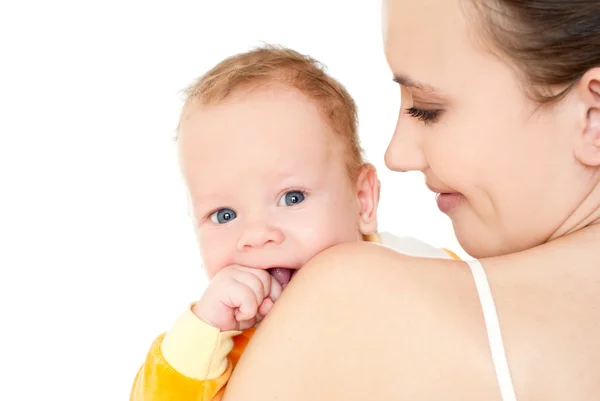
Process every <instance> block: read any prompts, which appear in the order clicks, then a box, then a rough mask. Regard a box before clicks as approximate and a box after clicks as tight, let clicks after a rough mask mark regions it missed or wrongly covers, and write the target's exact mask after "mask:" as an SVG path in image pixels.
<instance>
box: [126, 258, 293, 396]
mask: <svg viewBox="0 0 600 401" xmlns="http://www.w3.org/2000/svg"><path fill="white" fill-rule="evenodd" d="M272 281H273V284H272V283H271V276H270V275H269V274H268V273H267V272H265V271H262V270H256V269H248V268H245V267H240V266H230V267H227V268H225V269H223V270H222V271H221V272H220V273H219V274H217V276H215V277H214V279H213V280H212V281H211V283H210V284H209V286H208V288H207V290H206V291H205V293H204V295H203V296H202V299H201V300H200V301H199V302H198V303H197V304H196V305H194V306H193V307H192V308H191V309H188V310H186V312H185V313H184V314H183V315H182V316H181V317H180V318H179V320H178V321H177V322H176V324H175V325H174V326H173V328H172V329H171V330H170V331H169V332H168V333H167V334H166V335H162V336H159V337H158V338H157V339H156V340H155V341H154V343H153V344H152V346H151V348H150V351H149V352H148V355H147V357H146V361H145V363H144V365H143V366H142V367H141V369H140V370H139V371H138V373H137V375H136V378H135V381H134V385H133V388H132V391H131V395H130V400H131V401H163V400H164V401H166V400H181V401H187V400H190V401H191V400H194V401H196V400H201V401H203V400H206V401H208V400H219V399H220V398H221V395H222V392H223V389H224V387H225V384H226V383H227V381H228V380H229V377H230V376H231V372H232V370H233V367H234V364H235V363H236V362H237V358H238V357H239V355H240V354H241V352H242V351H243V348H245V344H246V342H247V337H248V336H249V334H251V332H252V330H253V326H254V324H255V323H256V321H257V320H260V319H262V317H263V316H264V315H266V313H268V310H269V309H270V307H271V306H272V304H273V301H274V300H276V299H277V298H278V297H279V295H280V293H281V287H280V286H279V285H278V284H279V283H277V282H276V281H275V280H272ZM244 329H248V330H246V331H245V332H242V331H239V330H244ZM242 333H244V334H245V335H244V336H238V335H239V334H242ZM235 336H238V337H235ZM234 337H235V338H234ZM232 351H233V352H232ZM228 355H229V356H230V358H228Z"/></svg>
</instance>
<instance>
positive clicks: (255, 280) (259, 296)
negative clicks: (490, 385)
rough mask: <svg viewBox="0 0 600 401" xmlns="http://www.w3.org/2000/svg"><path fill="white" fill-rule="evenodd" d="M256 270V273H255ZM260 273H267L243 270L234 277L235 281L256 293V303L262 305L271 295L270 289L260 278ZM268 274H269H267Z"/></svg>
mask: <svg viewBox="0 0 600 401" xmlns="http://www.w3.org/2000/svg"><path fill="white" fill-rule="evenodd" d="M253 270H254V271H253ZM260 273H266V272H264V271H262V270H257V269H248V268H242V269H240V270H239V271H238V273H237V274H236V275H235V276H234V279H235V280H236V281H237V282H238V283H240V284H243V285H245V286H247V287H248V288H250V289H251V290H252V292H254V294H255V296H256V301H257V302H258V303H259V304H260V303H261V302H262V300H263V299H265V297H267V296H268V294H269V287H268V286H266V285H265V283H264V282H263V280H262V279H261V277H260V275H261V274H260ZM267 274H268V273H267Z"/></svg>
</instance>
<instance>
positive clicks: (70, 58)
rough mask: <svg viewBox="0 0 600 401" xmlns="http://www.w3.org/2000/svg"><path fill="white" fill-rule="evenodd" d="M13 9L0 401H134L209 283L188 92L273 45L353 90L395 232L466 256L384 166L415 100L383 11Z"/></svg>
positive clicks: (383, 214) (1, 40) (4, 64)
mask: <svg viewBox="0 0 600 401" xmlns="http://www.w3.org/2000/svg"><path fill="white" fill-rule="evenodd" d="M7 3H9V2H3V3H2V5H1V6H0V52H1V53H0V60H1V61H0V268H1V276H0V301H1V302H0V305H1V306H0V307H1V308H2V313H1V315H0V316H1V320H0V325H1V327H2V328H1V329H0V330H1V331H0V337H1V344H0V346H1V347H2V352H1V353H0V355H1V356H0V358H1V359H0V366H2V368H1V369H2V373H1V377H2V378H1V380H0V382H1V383H2V384H1V385H0V399H2V400H41V399H61V400H82V399H85V400H88V401H89V400H126V399H128V395H129V389H130V386H131V383H132V381H133V378H134V375H135V373H136V370H137V369H138V367H139V365H140V364H141V363H142V362H143V359H144V356H145V353H146V351H147V350H148V348H149V346H150V343H151V341H152V340H153V339H154V337H156V336H157V335H158V334H160V333H161V332H163V331H165V330H166V329H168V328H169V326H170V325H171V324H172V322H173V321H174V319H175V318H176V317H177V316H178V315H179V314H180V313H181V311H182V310H183V308H184V307H185V306H186V305H187V304H188V302H190V301H191V300H193V299H195V298H197V297H198V295H199V294H200V293H201V291H202V289H203V287H204V285H205V283H206V281H205V279H204V273H203V272H202V270H201V267H200V260H199V254H198V251H197V250H196V246H195V239H194V236H193V231H192V226H191V223H190V222H189V220H188V217H187V209H186V201H185V196H184V190H183V187H182V183H181V180H180V177H179V171H178V166H177V160H176V154H175V147H174V142H173V141H172V136H173V134H174V128H175V126H176V124H177V117H178V113H179V107H180V106H181V98H180V95H179V91H180V90H181V89H183V88H184V87H185V86H186V85H187V84H188V83H190V82H191V81H192V80H193V79H194V78H196V77H197V76H199V75H201V74H202V73H203V72H204V71H206V70H207V69H209V68H210V67H211V66H212V65H214V64H215V63H217V62H218V61H220V60H221V59H222V58H224V57H226V56H229V55H231V54H233V53H236V52H241V51H245V50H248V49H250V48H251V47H254V46H257V45H260V44H261V43H262V41H265V42H269V43H276V44H282V45H286V46H289V47H292V48H294V49H296V50H298V51H301V52H304V53H308V54H310V55H312V56H314V57H316V58H317V59H319V60H320V61H322V62H323V63H324V64H325V65H327V66H328V67H329V72H330V73H331V74H332V75H333V76H334V77H336V78H337V79H339V80H340V81H341V82H342V83H344V84H345V85H346V86H347V88H348V90H349V91H350V93H351V94H352V95H353V96H354V97H355V99H356V101H357V103H358V106H359V112H360V133H361V138H362V141H363V146H364V147H365V148H366V150H367V157H368V159H369V160H370V161H372V162H373V163H374V164H375V165H376V167H377V168H378V169H379V173H380V178H381V180H382V184H383V189H382V201H381V207H380V221H381V226H380V228H381V230H384V231H392V232H394V233H396V234H398V235H411V236H414V237H417V238H420V239H422V240H425V241H428V242H430V243H432V244H434V245H437V246H445V247H449V248H451V249H453V250H456V251H459V253H460V248H459V246H458V244H457V243H456V241H455V240H454V236H453V234H452V230H451V226H450V223H449V220H448V219H447V218H446V217H445V216H443V215H442V214H441V213H439V212H438V211H437V209H436V207H435V201H434V197H433V194H431V193H429V192H428V191H427V189H426V188H425V187H424V185H423V178H422V176H421V175H420V174H417V173H414V174H413V173H410V174H394V173H390V172H389V171H387V169H386V168H385V165H384V164H383V154H384V151H385V147H386V145H387V141H388V139H389V138H390V136H391V133H392V131H393V129H394V125H395V121H396V116H397V113H398V108H399V100H400V99H399V90H398V88H397V86H396V85H395V84H393V83H392V80H391V73H390V72H389V70H388V67H387V65H386V64H385V58H384V55H383V49H382V44H381V24H380V21H381V16H380V4H379V2H373V1H360V2H358V1H352V2H350V1H347V0H336V1H334V0H327V1H324V0H304V1H301V2H300V1H290V0H285V1H282V0H272V1H267V0H262V1H257V0H254V1H247V0H238V1H231V0H230V1H215V0H212V1H204V0H203V1H199V0H198V1H172V0H171V1H168V2H167V1H162V2H151V1H131V0H127V1H125V0H119V1H115V0H111V1H101V2H90V1H78V2H75V1H72V2H66V1H36V2H32V1H18V2H17V1H13V2H10V5H8V4H7ZM460 254H461V255H464V254H463V253H460Z"/></svg>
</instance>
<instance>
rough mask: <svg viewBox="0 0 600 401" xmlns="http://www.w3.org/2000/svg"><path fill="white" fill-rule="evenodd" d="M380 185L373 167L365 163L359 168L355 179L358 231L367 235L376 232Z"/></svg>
mask: <svg viewBox="0 0 600 401" xmlns="http://www.w3.org/2000/svg"><path fill="white" fill-rule="evenodd" d="M380 191H381V184H380V182H379V179H378V178H377V170H376V169H375V166H373V165H372V164H369V163H365V164H363V165H362V166H361V167H360V170H359V172H358V177H357V178H356V197H357V199H358V206H359V229H360V232H361V234H363V235H369V234H373V233H375V232H376V231H377V207H378V206H379V194H380Z"/></svg>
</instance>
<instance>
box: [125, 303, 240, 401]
mask: <svg viewBox="0 0 600 401" xmlns="http://www.w3.org/2000/svg"><path fill="white" fill-rule="evenodd" d="M240 333H241V332H240V331H229V332H220V331H219V329H217V328H215V327H211V326H209V325H208V324H206V323H204V322H202V321H201V320H200V319H198V318H197V317H196V316H195V315H194V314H193V313H192V311H191V310H187V311H186V312H185V313H184V314H183V315H182V316H181V317H180V318H179V319H178V321H177V322H176V323H175V325H174V326H173V328H172V329H171V330H170V331H169V332H167V333H166V334H164V335H161V336H159V337H158V338H157V339H156V340H155V341H154V343H153V344H152V346H151V347H150V351H149V352H148V354H147V356H146V361H145V362H144V364H143V366H142V367H141V369H140V370H139V371H138V373H137V375H136V378H135V382H134V385H133V388H132V391H131V395H130V400H131V401H163V400H165V401H166V400H182V401H185V400H190V401H191V400H194V401H196V400H215V399H219V398H220V392H221V390H222V389H223V388H224V386H225V384H226V383H227V381H228V380H229V377H230V375H231V371H232V366H231V364H230V363H229V362H228V359H227V355H228V354H229V353H230V352H231V351H232V349H233V348H234V341H233V337H234V336H236V335H238V334H240ZM217 396H218V397H217Z"/></svg>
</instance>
